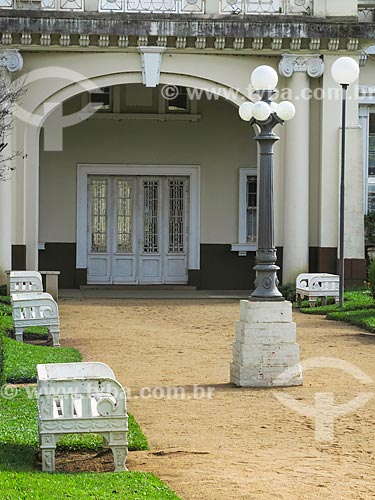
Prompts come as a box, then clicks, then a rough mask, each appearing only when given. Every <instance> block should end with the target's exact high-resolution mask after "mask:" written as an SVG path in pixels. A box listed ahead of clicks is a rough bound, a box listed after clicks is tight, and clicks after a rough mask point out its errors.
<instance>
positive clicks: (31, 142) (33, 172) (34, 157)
mask: <svg viewBox="0 0 375 500" xmlns="http://www.w3.org/2000/svg"><path fill="white" fill-rule="evenodd" d="M39 132H40V129H39V128H37V127H35V126H32V125H30V126H28V127H26V129H25V151H27V152H28V155H27V158H25V160H24V162H25V163H24V165H25V213H24V218H25V243H26V269H27V270H28V271H37V270H38V240H39V237H38V236H39Z"/></svg>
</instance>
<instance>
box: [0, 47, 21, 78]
mask: <svg viewBox="0 0 375 500" xmlns="http://www.w3.org/2000/svg"><path fill="white" fill-rule="evenodd" d="M0 67H1V68H6V69H7V70H8V71H9V72H10V73H15V72H16V71H21V69H22V68H23V57H22V55H21V54H20V53H19V51H18V50H17V49H5V50H0Z"/></svg>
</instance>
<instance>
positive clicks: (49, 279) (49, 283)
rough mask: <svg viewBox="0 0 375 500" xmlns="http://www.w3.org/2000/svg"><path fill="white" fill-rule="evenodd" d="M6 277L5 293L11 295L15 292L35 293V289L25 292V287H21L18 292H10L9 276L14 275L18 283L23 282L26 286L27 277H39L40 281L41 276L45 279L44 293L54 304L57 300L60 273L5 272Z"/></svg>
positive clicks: (41, 289)
mask: <svg viewBox="0 0 375 500" xmlns="http://www.w3.org/2000/svg"><path fill="white" fill-rule="evenodd" d="M5 273H6V275H7V293H8V295H10V294H11V293H14V292H15V291H17V293H20V292H27V291H36V289H34V288H33V289H32V290H27V286H23V287H21V289H20V290H12V286H11V276H10V275H11V274H13V273H16V277H17V278H19V281H20V282H21V283H22V279H23V280H24V281H23V282H24V283H25V284H26V281H27V280H26V279H25V278H27V276H30V275H32V274H34V275H36V276H37V275H38V276H39V277H40V280H42V276H45V277H46V292H47V293H49V294H51V295H52V297H53V298H54V299H55V300H56V302H57V301H58V299H59V276H60V271H5ZM39 291H41V292H42V291H43V285H41V288H40V290H39Z"/></svg>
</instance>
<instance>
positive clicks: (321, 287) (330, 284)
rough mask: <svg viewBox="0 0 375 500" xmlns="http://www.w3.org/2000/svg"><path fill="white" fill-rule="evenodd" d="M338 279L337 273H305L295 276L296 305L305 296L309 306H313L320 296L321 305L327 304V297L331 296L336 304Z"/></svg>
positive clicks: (337, 299) (299, 303) (300, 303)
mask: <svg viewBox="0 0 375 500" xmlns="http://www.w3.org/2000/svg"><path fill="white" fill-rule="evenodd" d="M339 279H340V277H339V276H338V275H337V274H328V273H305V274H300V275H299V276H297V280H296V297H297V304H298V307H301V305H302V299H304V298H305V297H306V298H307V299H308V301H309V305H310V306H311V307H315V304H316V300H317V299H318V298H319V297H320V298H321V299H322V305H327V297H333V298H334V299H335V302H336V304H337V303H338V301H339Z"/></svg>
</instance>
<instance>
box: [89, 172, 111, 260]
mask: <svg viewBox="0 0 375 500" xmlns="http://www.w3.org/2000/svg"><path fill="white" fill-rule="evenodd" d="M90 187H91V252H93V253H105V252H106V251H107V194H108V181H107V179H95V178H92V179H91V186H90Z"/></svg>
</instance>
